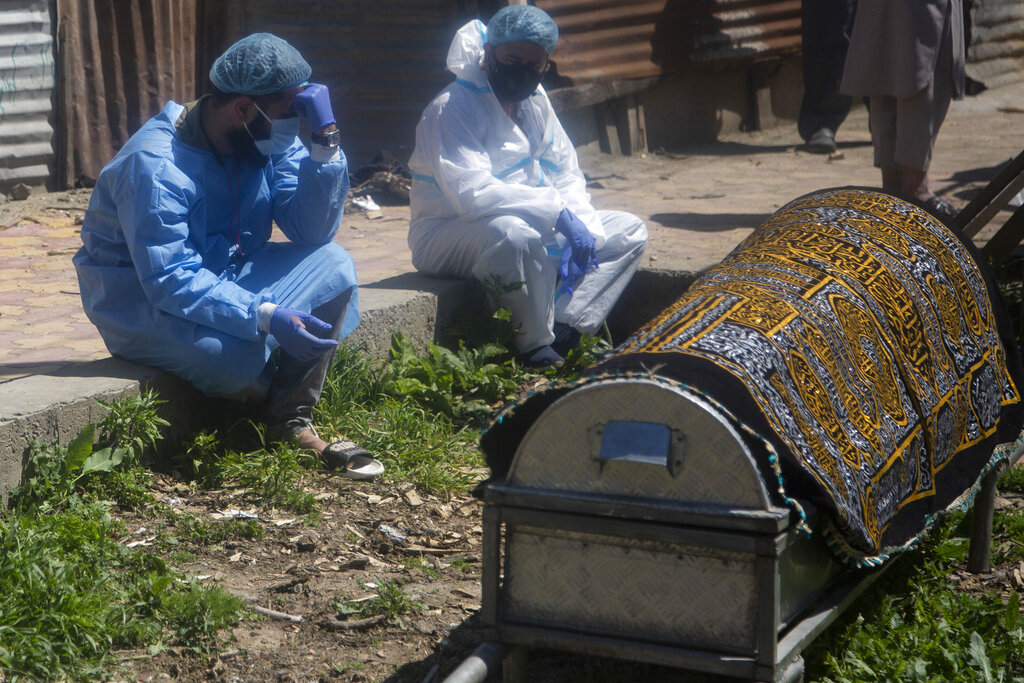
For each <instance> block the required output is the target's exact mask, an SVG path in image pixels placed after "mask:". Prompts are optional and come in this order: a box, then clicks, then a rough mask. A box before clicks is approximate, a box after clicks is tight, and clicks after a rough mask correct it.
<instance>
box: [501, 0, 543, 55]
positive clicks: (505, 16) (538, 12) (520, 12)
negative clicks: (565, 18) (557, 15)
mask: <svg viewBox="0 0 1024 683" xmlns="http://www.w3.org/2000/svg"><path fill="white" fill-rule="evenodd" d="M513 40H529V41H530V42H532V43H537V44H538V45H540V46H541V47H542V48H544V51H545V52H547V53H548V54H549V55H550V54H551V53H552V52H554V51H555V45H557V44H558V27H557V26H555V20H554V19H552V18H551V17H550V16H549V15H548V13H547V12H545V11H544V10H542V9H541V8H539V7H534V6H533V5H509V6H508V7H502V8H501V9H500V10H498V11H497V12H496V13H495V15H494V16H493V17H491V20H490V21H489V22H487V44H488V45H494V46H497V45H501V44H502V43H509V42H512V41H513Z"/></svg>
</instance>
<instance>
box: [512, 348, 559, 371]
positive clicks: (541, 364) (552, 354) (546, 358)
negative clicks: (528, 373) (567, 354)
mask: <svg viewBox="0 0 1024 683" xmlns="http://www.w3.org/2000/svg"><path fill="white" fill-rule="evenodd" d="M519 362H520V363H522V364H523V365H525V366H526V367H529V368H551V367H555V368H557V367H559V366H560V365H562V363H564V362H565V358H563V357H562V356H561V355H559V353H558V352H557V351H555V350H554V349H553V348H551V347H550V346H549V345H547V344H545V345H544V346H538V347H537V348H535V349H533V350H531V351H525V352H523V353H521V354H519Z"/></svg>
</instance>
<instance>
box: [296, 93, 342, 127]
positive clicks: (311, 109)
mask: <svg viewBox="0 0 1024 683" xmlns="http://www.w3.org/2000/svg"><path fill="white" fill-rule="evenodd" d="M295 111H297V112H298V113H299V115H300V116H303V117H305V118H306V120H307V121H309V127H310V129H311V130H314V131H317V130H320V129H321V128H325V127H327V126H329V125H331V124H332V123H337V122H336V121H335V120H334V112H333V111H332V110H331V93H330V92H329V91H328V90H327V86H326V85H323V84H321V83H309V84H308V85H306V87H305V89H304V90H303V91H302V92H300V93H299V94H297V95H296V96H295Z"/></svg>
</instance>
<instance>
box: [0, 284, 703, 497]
mask: <svg viewBox="0 0 1024 683" xmlns="http://www.w3.org/2000/svg"><path fill="white" fill-rule="evenodd" d="M694 277H695V274H694V273H683V272H673V271H644V270H641V271H638V272H637V274H636V275H635V276H634V278H633V280H632V281H631V282H630V285H629V286H628V287H627V288H626V291H625V292H624V293H623V296H622V297H621V299H620V301H619V304H618V305H617V306H616V309H615V310H614V311H613V313H612V315H611V316H610V317H609V326H610V328H611V329H612V330H613V334H614V338H616V339H621V338H623V337H624V336H625V335H626V334H627V333H628V331H629V330H635V329H636V328H637V327H639V326H640V325H642V324H643V323H644V322H646V321H647V320H649V319H650V318H651V317H653V316H654V315H655V314H656V313H657V312H658V311H660V310H662V309H663V308H664V307H665V306H667V305H669V304H670V303H671V302H672V301H674V300H675V299H676V298H678V296H679V294H681V293H682V291H683V290H685V288H686V287H687V286H689V284H690V283H691V282H692V281H693V279H694ZM359 299H360V309H361V311H362V321H361V322H360V325H359V327H358V328H357V329H356V331H355V332H354V333H353V334H352V335H351V336H350V337H349V338H348V339H347V342H348V343H349V344H353V345H356V346H358V347H359V348H361V349H362V350H363V351H365V352H366V353H367V354H368V355H369V356H370V357H372V358H378V359H382V358H384V357H386V355H387V353H388V349H390V347H391V335H392V332H394V331H400V332H402V333H404V334H405V336H406V337H407V338H408V339H409V340H410V341H411V342H412V343H413V344H414V345H415V346H416V347H417V348H425V346H426V345H427V343H428V342H432V341H435V340H437V339H438V337H439V334H440V333H441V332H442V331H443V330H444V329H445V328H446V327H448V326H450V325H451V324H452V323H453V322H455V321H456V320H457V319H458V318H459V317H462V316H466V315H467V314H469V315H474V314H485V313H486V311H487V301H486V297H485V296H484V293H483V290H482V288H481V287H480V286H479V285H477V284H476V283H473V282H470V281H466V280H452V279H445V278H434V277H430V276H426V275H419V274H416V273H406V274H403V275H399V276H396V277H392V278H387V279H385V280H382V281H380V282H376V283H373V284H370V285H366V286H363V287H361V288H360V290H359ZM147 387H151V388H153V389H155V390H156V391H157V392H158V393H159V395H160V398H161V399H162V400H163V401H164V403H163V405H162V407H161V411H160V413H161V416H162V417H163V418H164V419H166V420H168V421H169V422H170V423H171V425H172V428H171V429H170V430H169V432H168V433H167V434H166V436H165V439H164V443H165V444H166V445H168V446H169V447H177V446H179V445H180V443H181V442H182V440H183V439H186V438H188V436H189V435H190V434H191V433H192V432H193V431H194V427H195V426H196V425H198V424H200V423H201V421H202V420H203V418H204V417H209V415H210V414H212V413H216V412H217V407H216V406H217V402H215V401H214V400H213V399H209V398H208V397H205V396H203V395H202V394H200V393H199V392H198V391H196V390H195V389H194V388H192V387H191V386H190V385H189V384H187V383H186V382H183V381H182V380H180V379H178V378H177V377H174V376H173V375H170V374H168V373H164V372H160V371H158V370H153V369H152V368H147V367H144V366H140V365H136V364H134V363H129V362H127V361H124V360H120V359H118V358H104V359H102V360H98V361H91V362H85V363H68V364H66V365H63V366H61V367H60V368H58V369H57V370H54V371H53V372H51V373H47V374H36V375H30V376H27V377H22V378H19V379H16V380H12V381H10V382H7V383H6V384H5V391H4V397H3V398H4V400H3V401H2V402H0V496H2V497H3V499H4V500H5V501H6V497H7V493H9V492H10V491H11V489H13V488H14V487H16V486H17V485H18V484H19V483H20V481H21V473H22V467H23V459H24V453H25V448H26V446H28V444H29V443H30V442H31V441H33V440H34V441H39V442H43V443H58V444H61V445H66V444H67V443H68V442H69V441H70V440H71V439H72V438H74V437H75V435H76V434H78V432H79V431H80V430H81V429H82V427H84V426H85V425H87V424H89V423H90V422H92V423H95V422H97V421H98V420H100V419H101V418H102V417H103V415H104V414H105V412H106V411H105V409H104V408H103V406H102V405H101V404H100V403H99V402H98V401H100V400H102V401H105V402H110V401H113V400H115V399H117V398H119V397H121V396H131V395H135V394H138V393H139V391H140V390H142V389H144V388H147ZM211 411H212V413H211Z"/></svg>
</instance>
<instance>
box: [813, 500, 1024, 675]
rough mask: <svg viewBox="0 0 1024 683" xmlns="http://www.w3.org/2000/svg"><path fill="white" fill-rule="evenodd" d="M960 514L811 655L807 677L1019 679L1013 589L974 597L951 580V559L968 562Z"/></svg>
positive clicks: (1020, 639)
mask: <svg viewBox="0 0 1024 683" xmlns="http://www.w3.org/2000/svg"><path fill="white" fill-rule="evenodd" d="M963 519H964V516H963V515H962V514H957V515H950V518H949V519H948V520H947V521H946V522H945V523H944V524H943V525H942V527H941V529H937V530H936V531H934V532H932V534H931V535H930V536H929V538H928V539H927V540H926V541H925V543H924V544H923V547H922V548H921V549H920V550H918V551H915V552H912V553H909V554H908V555H906V556H904V557H901V558H899V559H897V560H894V561H893V562H894V566H892V567H890V568H889V570H888V571H887V573H886V574H885V575H884V576H882V577H881V579H879V581H878V582H877V583H876V584H875V585H874V586H872V588H870V589H869V590H868V591H867V592H865V594H864V595H863V596H862V597H861V598H860V599H859V600H858V602H857V603H856V605H854V606H853V607H851V608H850V609H848V610H847V611H846V613H844V614H843V615H842V616H841V617H840V619H839V620H838V621H837V623H836V624H835V625H833V626H832V627H831V628H830V629H829V630H828V631H827V632H826V633H825V634H823V635H822V636H821V637H820V638H818V639H817V640H816V641H814V642H813V643H812V645H811V646H810V647H809V648H808V649H807V651H806V652H805V657H806V658H807V663H808V673H809V674H813V675H809V680H813V681H821V682H822V683H853V682H855V681H856V682H860V681H914V682H918V681H920V682H922V683H926V682H933V681H934V682H935V683H954V682H960V681H963V682H964V683H967V682H968V681H970V682H974V681H1019V680H1022V678H1021V675H1022V673H1024V628H1022V627H1024V620H1022V619H1021V616H1020V600H1019V598H1018V596H1017V594H1016V593H1015V592H1011V593H1010V595H1009V597H1008V599H1006V600H1005V601H1004V599H1003V598H1002V597H1001V596H1000V595H999V594H998V593H995V592H990V593H986V594H981V595H975V594H972V593H968V592H965V591H960V590H957V589H956V588H955V587H954V586H952V585H951V583H950V581H949V578H948V574H949V562H950V561H951V560H959V561H962V560H964V559H965V558H966V554H967V548H968V545H967V539H965V538H963V537H962V536H959V535H958V534H959V533H961V529H962V526H963Z"/></svg>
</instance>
